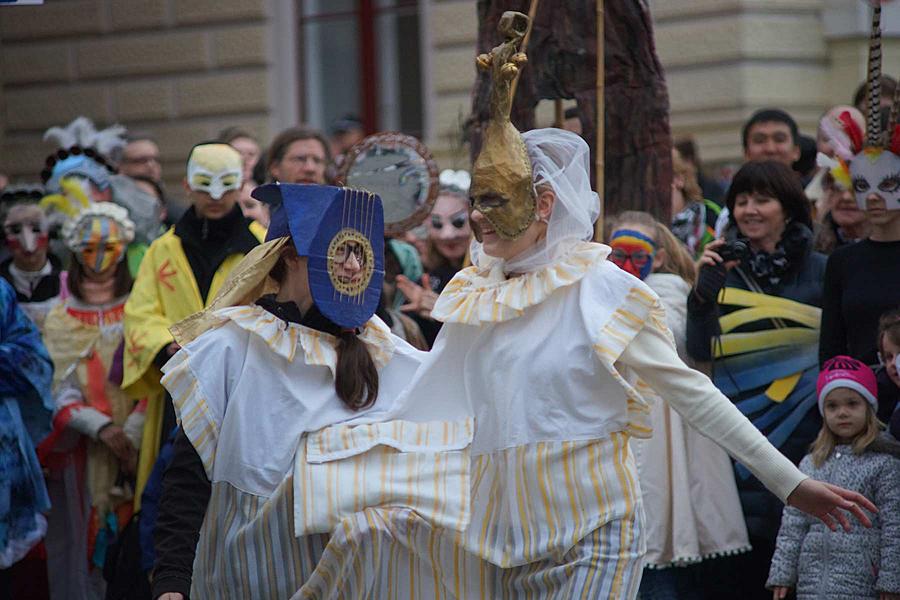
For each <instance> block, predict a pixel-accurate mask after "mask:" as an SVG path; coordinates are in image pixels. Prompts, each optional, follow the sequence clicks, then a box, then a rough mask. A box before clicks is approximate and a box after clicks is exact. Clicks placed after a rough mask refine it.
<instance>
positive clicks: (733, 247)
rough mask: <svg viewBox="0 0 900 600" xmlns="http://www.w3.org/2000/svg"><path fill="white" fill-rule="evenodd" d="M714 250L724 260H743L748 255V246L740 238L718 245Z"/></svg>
mask: <svg viewBox="0 0 900 600" xmlns="http://www.w3.org/2000/svg"><path fill="white" fill-rule="evenodd" d="M716 252H717V253H718V255H719V256H721V257H722V260H723V261H725V262H730V261H732V260H744V259H745V258H747V257H748V256H749V255H750V246H748V245H747V244H746V243H745V242H742V241H741V240H734V241H732V242H728V243H726V244H723V245H721V246H719V247H718V248H716Z"/></svg>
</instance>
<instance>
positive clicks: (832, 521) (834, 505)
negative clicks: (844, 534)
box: [787, 479, 878, 531]
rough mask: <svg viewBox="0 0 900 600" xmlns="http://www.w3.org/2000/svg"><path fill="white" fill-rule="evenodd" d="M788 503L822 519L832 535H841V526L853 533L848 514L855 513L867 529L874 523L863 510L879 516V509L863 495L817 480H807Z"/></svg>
mask: <svg viewBox="0 0 900 600" xmlns="http://www.w3.org/2000/svg"><path fill="white" fill-rule="evenodd" d="M787 503H788V504H789V505H790V506H793V507H795V508H799V509H800V510H802V511H803V512H805V513H806V514H809V515H812V516H814V517H816V518H817V519H820V520H821V521H822V522H823V523H825V524H826V525H828V527H829V528H830V529H831V530H832V531H837V529H838V523H840V525H841V527H843V528H844V531H850V529H851V526H850V520H849V519H848V518H847V515H845V514H844V511H845V510H846V511H849V512H851V513H853V515H854V516H855V517H856V519H857V520H858V521H859V522H860V523H862V524H863V525H864V526H865V527H871V526H872V521H870V520H869V517H867V516H866V513H864V512H863V511H862V509H863V508H865V509H866V510H867V511H869V512H871V513H875V512H878V509H877V508H876V507H875V505H874V504H872V503H871V502H870V501H869V499H868V498H866V497H865V496H863V495H862V494H858V493H856V492H851V491H850V490H845V489H844V488H842V487H838V486H836V485H832V484H830V483H825V482H822V481H816V480H815V479H804V480H803V481H802V482H801V483H800V485H798V486H797V487H796V489H794V491H793V492H791V495H790V496H788V499H787Z"/></svg>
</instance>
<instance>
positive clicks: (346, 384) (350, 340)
mask: <svg viewBox="0 0 900 600" xmlns="http://www.w3.org/2000/svg"><path fill="white" fill-rule="evenodd" d="M291 252H293V253H295V254H296V251H295V250H294V244H293V242H291V243H289V244H288V245H287V246H286V248H285V250H284V252H282V254H281V258H279V259H278V262H277V263H275V266H274V267H272V270H271V271H269V276H270V277H272V279H274V280H275V281H277V282H278V283H279V284H281V283H282V282H283V281H284V278H285V277H287V265H286V264H285V258H284V257H285V254H287V253H291ZM323 319H324V315H323ZM326 333H330V334H332V335H334V336H335V337H336V338H337V348H336V350H337V365H336V366H335V377H334V391H335V393H336V394H337V396H338V398H340V399H341V401H342V402H343V403H344V404H346V405H347V406H348V407H349V408H351V409H352V410H362V409H364V408H369V407H370V406H372V405H373V404H375V401H376V400H377V399H378V369H376V367H375V361H374V360H372V355H371V354H369V349H368V348H366V345H365V343H363V342H362V340H360V339H359V338H358V337H357V335H356V330H355V329H351V330H347V329H343V328H341V327H340V326H338V325H336V324H334V323H332V322H330V321H328V325H327V327H326Z"/></svg>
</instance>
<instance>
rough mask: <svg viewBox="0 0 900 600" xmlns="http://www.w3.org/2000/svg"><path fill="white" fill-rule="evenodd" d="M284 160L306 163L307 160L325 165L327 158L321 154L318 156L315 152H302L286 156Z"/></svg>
mask: <svg viewBox="0 0 900 600" xmlns="http://www.w3.org/2000/svg"><path fill="white" fill-rule="evenodd" d="M284 160H286V161H288V162H292V163H296V164H305V163H307V162H311V163H312V164H314V165H317V166H318V165H324V164H325V159H324V158H323V157H321V156H316V155H315V154H301V155H295V156H286V157H285V158H284Z"/></svg>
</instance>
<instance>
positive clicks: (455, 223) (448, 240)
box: [426, 193, 472, 259]
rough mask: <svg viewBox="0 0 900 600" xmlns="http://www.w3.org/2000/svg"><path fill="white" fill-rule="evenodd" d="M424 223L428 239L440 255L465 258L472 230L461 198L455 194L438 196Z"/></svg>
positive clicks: (467, 212) (464, 203)
mask: <svg viewBox="0 0 900 600" xmlns="http://www.w3.org/2000/svg"><path fill="white" fill-rule="evenodd" d="M426 223H427V224H428V237H429V238H431V241H432V242H433V243H434V245H435V247H436V248H437V249H438V251H439V252H440V253H441V254H442V255H444V256H446V257H447V258H450V259H458V258H461V257H463V256H465V254H466V250H467V249H468V248H469V238H470V237H471V235H472V228H471V227H470V226H469V211H468V208H467V206H466V202H465V200H464V199H463V198H461V197H460V196H458V195H455V194H447V193H442V194H440V195H439V196H438V198H437V201H436V202H435V203H434V209H433V210H432V211H431V215H429V217H428V219H427V220H426Z"/></svg>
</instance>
